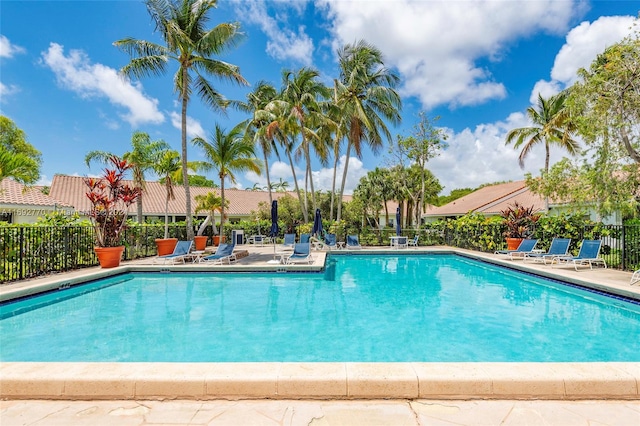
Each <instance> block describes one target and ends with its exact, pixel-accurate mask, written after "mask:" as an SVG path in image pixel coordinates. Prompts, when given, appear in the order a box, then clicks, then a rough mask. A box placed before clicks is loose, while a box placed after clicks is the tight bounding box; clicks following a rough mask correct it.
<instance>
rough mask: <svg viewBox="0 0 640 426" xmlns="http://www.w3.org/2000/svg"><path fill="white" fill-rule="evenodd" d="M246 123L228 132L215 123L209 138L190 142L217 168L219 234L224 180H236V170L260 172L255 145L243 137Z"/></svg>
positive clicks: (221, 227) (222, 211) (222, 233)
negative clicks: (220, 199)
mask: <svg viewBox="0 0 640 426" xmlns="http://www.w3.org/2000/svg"><path fill="white" fill-rule="evenodd" d="M245 127H246V123H245V122H242V123H240V124H238V125H236V126H235V127H234V128H233V129H231V130H230V131H229V132H225V130H224V129H222V128H221V127H220V125H218V124H216V127H215V130H214V132H213V133H212V135H211V137H210V140H209V141H207V140H205V139H203V138H201V137H196V138H194V139H193V140H192V142H193V143H194V144H195V145H196V146H198V147H200V148H202V150H203V151H204V156H205V158H206V159H207V160H208V162H209V165H210V166H211V167H212V168H216V169H217V170H218V177H219V178H220V195H221V198H222V210H221V215H222V218H221V220H220V235H224V232H223V229H224V208H225V202H226V201H225V197H224V181H225V179H227V178H228V179H229V180H230V181H231V183H235V182H236V176H235V173H236V172H246V171H252V172H255V173H257V174H260V172H261V163H260V160H258V159H257V158H255V151H254V149H255V145H254V144H253V141H252V140H248V139H245V138H243V135H242V132H243V131H244V129H245Z"/></svg>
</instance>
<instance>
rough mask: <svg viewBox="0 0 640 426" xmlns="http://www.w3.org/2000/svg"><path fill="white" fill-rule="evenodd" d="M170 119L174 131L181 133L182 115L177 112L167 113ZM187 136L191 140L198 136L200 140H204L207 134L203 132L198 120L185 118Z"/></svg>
mask: <svg viewBox="0 0 640 426" xmlns="http://www.w3.org/2000/svg"><path fill="white" fill-rule="evenodd" d="M169 116H170V117H171V125H172V126H173V127H175V128H176V129H178V130H180V131H182V115H180V114H178V113H177V112H171V113H169ZM187 136H189V137H191V138H193V137H195V136H200V137H201V138H204V139H206V138H207V134H206V133H205V131H204V128H203V127H202V125H201V124H200V122H199V121H198V120H196V119H195V118H193V117H189V116H187Z"/></svg>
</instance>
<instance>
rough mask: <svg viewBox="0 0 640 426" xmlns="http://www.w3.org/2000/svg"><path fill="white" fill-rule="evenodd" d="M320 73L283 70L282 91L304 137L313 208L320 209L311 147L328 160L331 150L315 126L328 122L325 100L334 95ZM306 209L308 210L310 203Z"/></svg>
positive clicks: (289, 112) (302, 147)
mask: <svg viewBox="0 0 640 426" xmlns="http://www.w3.org/2000/svg"><path fill="white" fill-rule="evenodd" d="M319 75H320V73H319V72H318V71H317V70H315V69H313V68H307V67H303V68H300V69H299V70H298V71H296V72H293V71H289V70H285V71H283V73H282V94H281V99H282V100H283V101H285V102H286V103H287V104H288V107H287V109H288V114H289V116H290V118H291V119H292V120H294V121H297V124H298V126H297V131H298V133H300V135H301V137H302V142H301V144H300V147H299V150H300V152H301V154H302V155H303V156H304V159H305V163H306V169H305V173H306V174H305V181H307V179H308V181H309V185H310V189H311V198H312V203H313V211H315V210H316V208H317V203H316V196H315V191H314V188H313V179H312V175H311V153H310V146H313V147H314V148H315V151H316V154H317V158H318V159H320V160H321V161H326V159H327V150H326V148H325V145H324V144H323V143H322V141H321V140H320V138H319V137H318V135H317V133H316V131H315V130H314V129H315V128H317V127H319V126H322V125H323V124H324V122H325V121H326V120H325V118H324V115H323V114H322V109H321V101H322V100H324V99H327V98H329V96H330V91H329V89H328V88H327V87H326V86H325V85H324V84H322V83H321V82H320V81H318V77H319ZM305 189H306V187H305ZM305 200H306V198H305ZM304 209H305V210H308V206H307V203H306V202H305V204H304Z"/></svg>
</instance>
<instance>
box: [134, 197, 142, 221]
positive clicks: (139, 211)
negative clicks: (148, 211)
mask: <svg viewBox="0 0 640 426" xmlns="http://www.w3.org/2000/svg"><path fill="white" fill-rule="evenodd" d="M136 214H137V216H138V218H137V219H138V223H142V222H143V219H142V191H140V196H139V197H138V199H137V200H136Z"/></svg>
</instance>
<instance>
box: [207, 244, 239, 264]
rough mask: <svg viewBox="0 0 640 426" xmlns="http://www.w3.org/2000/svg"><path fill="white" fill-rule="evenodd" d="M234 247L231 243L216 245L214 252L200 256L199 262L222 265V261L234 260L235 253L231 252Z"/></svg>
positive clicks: (229, 261)
mask: <svg viewBox="0 0 640 426" xmlns="http://www.w3.org/2000/svg"><path fill="white" fill-rule="evenodd" d="M234 248H235V245H233V244H225V243H222V244H220V245H219V246H218V249H217V250H216V252H215V253H214V254H211V255H209V256H205V257H203V258H201V259H200V262H201V263H217V264H220V265H222V264H223V263H224V262H227V263H229V264H230V263H231V262H235V261H236V260H237V259H236V255H235V254H233V249H234Z"/></svg>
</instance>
